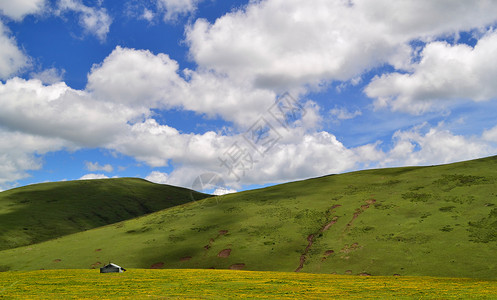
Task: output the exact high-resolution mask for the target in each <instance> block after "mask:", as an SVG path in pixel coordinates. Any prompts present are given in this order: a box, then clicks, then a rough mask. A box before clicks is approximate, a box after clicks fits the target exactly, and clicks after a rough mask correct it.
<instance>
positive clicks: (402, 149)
mask: <svg viewBox="0 0 497 300" xmlns="http://www.w3.org/2000/svg"><path fill="white" fill-rule="evenodd" d="M426 127H427V125H426V124H423V125H421V126H416V127H414V128H412V129H411V130H406V131H397V132H396V133H395V134H394V135H393V140H394V145H393V147H392V149H391V150H390V151H389V152H388V154H387V155H386V157H385V159H384V160H383V161H382V163H381V164H380V165H381V166H403V165H430V164H441V163H451V162H456V161H462V160H468V159H473V158H478V157H484V156H488V155H491V154H492V153H495V150H496V149H495V148H492V147H491V146H490V145H489V144H488V143H486V142H485V141H484V140H483V139H482V138H481V137H464V136H462V135H455V134H453V133H452V132H450V131H449V130H447V129H444V128H443V125H442V124H441V125H439V126H437V127H434V128H426ZM424 131H425V132H424Z"/></svg>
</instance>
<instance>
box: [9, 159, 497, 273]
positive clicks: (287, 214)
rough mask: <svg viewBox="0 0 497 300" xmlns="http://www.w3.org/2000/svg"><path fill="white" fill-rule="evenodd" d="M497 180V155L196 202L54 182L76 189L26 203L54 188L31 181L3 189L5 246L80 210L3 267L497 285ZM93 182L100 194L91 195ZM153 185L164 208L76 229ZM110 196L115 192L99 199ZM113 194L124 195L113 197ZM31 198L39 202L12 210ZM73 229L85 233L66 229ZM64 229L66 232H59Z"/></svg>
mask: <svg viewBox="0 0 497 300" xmlns="http://www.w3.org/2000/svg"><path fill="white" fill-rule="evenodd" d="M496 182H497V158H496V157H489V158H485V159H479V160H474V161H467V162H461V163H455V164H449V165H441V166H429V167H404V168H392V169H376V170H365V171H359V172H352V173H347V174H340V175H330V176H325V177H320V178H315V179H309V180H304V181H299V182H292V183H287V184H281V185H277V186H272V187H268V188H264V189H259V190H252V191H245V192H240V193H235V194H230V195H225V196H220V197H209V198H203V199H201V198H196V196H195V197H193V198H194V199H197V201H191V199H192V197H191V195H190V194H189V193H190V192H189V191H188V190H183V189H174V188H172V187H168V186H164V191H162V192H161V191H159V190H160V188H161V187H160V185H153V184H150V183H146V182H144V181H139V180H131V179H123V180H118V179H114V180H96V181H91V183H89V182H71V183H51V184H48V185H47V186H50V187H51V188H53V189H55V190H57V186H58V185H60V186H64V185H67V188H66V189H63V190H60V192H58V193H56V194H52V193H49V192H47V193H45V194H42V193H41V194H38V193H36V192H33V195H35V194H36V197H34V196H33V197H31V198H29V197H25V198H22V196H20V195H24V194H23V189H33V188H35V187H36V188H37V189H41V190H43V188H44V187H45V184H42V185H39V186H30V187H25V188H19V189H16V190H11V191H6V192H3V193H0V207H1V209H2V220H4V217H8V218H10V220H11V221H10V223H5V222H3V221H0V222H3V223H0V224H1V225H0V226H1V228H2V232H3V239H4V240H9V239H10V240H12V239H15V237H16V236H17V234H18V233H19V232H20V231H21V229H22V226H24V225H22V224H26V223H27V222H36V218H34V217H33V216H34V215H35V214H40V215H43V214H44V213H45V210H43V207H44V205H45V204H46V203H48V202H49V200H52V201H54V202H53V203H68V202H69V200H68V199H71V200H70V201H71V205H65V206H63V205H58V206H57V211H47V212H46V213H47V214H49V215H51V217H50V218H47V221H46V222H47V223H46V224H45V226H44V227H40V228H37V229H36V230H39V231H40V235H42V236H43V237H44V238H43V240H45V241H43V242H39V243H37V241H38V240H37V239H36V238H33V241H34V242H31V243H30V244H29V245H24V246H21V247H15V248H13V247H11V249H5V250H3V251H0V269H1V270H3V271H8V270H12V271H29V270H39V269H92V268H99V267H101V266H103V265H104V264H106V263H108V262H110V261H111V262H114V263H117V264H119V265H121V266H123V267H125V268H144V269H149V268H154V269H209V268H213V269H236V270H240V269H241V270H251V271H280V272H295V271H297V272H299V273H302V272H304V273H326V274H339V275H349V274H350V275H364V276H367V275H373V276H393V275H398V276H401V277H403V276H435V277H451V278H454V277H459V278H479V279H491V280H493V279H497V259H495V254H496V253H497V206H496V204H497V185H496ZM83 184H85V185H88V184H95V186H99V188H98V189H97V188H96V189H93V188H87V189H83V188H82V187H81V186H82V185H83ZM135 184H136V188H135V187H134V185H135ZM120 185H122V186H126V188H123V187H122V186H121V187H119V186H120ZM147 186H148V187H153V188H155V189H157V190H156V195H157V197H158V198H154V199H155V200H154V201H157V202H156V203H159V202H160V201H163V203H162V202H161V204H162V205H164V206H165V208H164V209H162V210H159V209H160V208H159V206H160V205H159V204H157V206H154V207H153V208H151V209H149V210H148V211H147V210H140V213H141V216H138V217H134V218H132V219H131V216H129V217H128V216H125V215H124V213H122V214H121V215H120V216H121V217H122V218H127V217H128V218H129V219H126V220H123V221H120V222H117V223H112V220H111V221H109V222H108V223H111V224H108V225H104V226H100V227H98V228H93V229H89V228H87V227H84V228H83V227H80V228H76V229H75V227H71V225H67V224H71V220H70V216H71V214H77V215H83V216H87V217H88V218H89V219H93V218H96V219H102V216H105V217H106V218H107V217H108V215H114V214H116V212H115V211H114V208H115V210H116V211H117V210H119V209H120V207H121V206H122V205H124V204H123V203H126V201H128V199H129V198H131V197H134V199H140V200H139V201H144V200H143V199H142V198H140V197H142V196H141V195H148V194H147V192H146V191H147ZM158 186H159V187H158ZM83 190H84V191H86V193H87V195H88V194H91V195H93V196H94V199H95V200H94V201H93V200H92V202H91V203H99V202H98V201H102V203H104V202H105V203H106V204H105V206H104V204H102V207H105V210H101V209H100V208H94V207H93V206H91V205H87V202H88V197H80V196H79V195H78V194H81V193H82V191H83ZM13 191H17V195H16V194H13ZM102 191H106V193H107V194H105V195H107V196H105V197H103V196H102V197H101V198H100V197H99V196H98V193H100V192H102ZM113 191H120V192H119V193H117V192H116V195H115V196H114V197H111V196H109V195H112V193H113ZM140 191H141V192H140ZM177 191H180V192H181V193H179V194H174V192H177ZM92 193H93V194H92ZM6 195H7V196H6ZM77 195H78V196H77ZM131 195H133V196H131ZM127 197H128V198H127ZM144 197H145V198H147V197H148V196H144ZM182 197H183V198H182ZM20 199H25V200H27V201H28V202H25V203H22V204H16V205H11V206H9V204H12V203H19V201H22V200H20ZM98 199H101V200H98ZM147 199H152V198H147ZM158 199H161V200H160V201H159V200H158ZM171 199H176V200H175V201H176V202H174V203H173V202H171ZM198 199H200V200H198ZM16 201H17V202H16ZM137 201H138V200H137ZM54 205H56V204H54ZM126 205H128V204H126ZM97 206H98V205H97ZM92 207H93V208H92ZM166 207H169V208H166ZM136 209H137V210H139V209H138V206H136ZM154 210H156V211H154ZM95 211H99V215H100V217H99V216H98V215H96V214H94V213H95ZM151 211H154V212H151ZM12 216H17V217H16V218H14V217H12ZM51 222H53V223H51ZM98 225H99V224H96V225H95V227H96V226H98ZM65 226H69V228H71V230H72V231H78V230H79V231H78V232H75V233H69V234H64V233H65V232H66V230H67V229H66V227H65ZM12 228H17V231H15V230H12ZM54 228H57V232H59V233H60V234H53V232H54V231H53V229H54ZM5 229H8V230H5ZM33 230H35V229H33ZM51 230H52V231H51ZM27 231H30V230H27ZM50 237H52V239H49V238H50ZM26 241H28V239H26ZM10 245H13V244H12V243H11V244H10Z"/></svg>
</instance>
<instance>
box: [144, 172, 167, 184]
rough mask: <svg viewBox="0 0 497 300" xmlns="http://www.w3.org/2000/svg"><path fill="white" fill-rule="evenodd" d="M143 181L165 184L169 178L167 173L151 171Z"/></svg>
mask: <svg viewBox="0 0 497 300" xmlns="http://www.w3.org/2000/svg"><path fill="white" fill-rule="evenodd" d="M145 179H146V180H148V181H150V182H154V183H159V184H167V183H168V179H169V176H168V174H167V173H162V172H159V171H152V173H150V174H148V176H147V177H145Z"/></svg>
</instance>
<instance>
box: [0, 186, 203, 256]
mask: <svg viewBox="0 0 497 300" xmlns="http://www.w3.org/2000/svg"><path fill="white" fill-rule="evenodd" d="M194 196H195V197H198V199H201V198H203V197H205V196H207V195H202V194H195V195H194ZM189 201H192V194H191V191H190V190H187V189H183V188H178V187H173V186H168V185H161V184H154V183H151V182H148V181H146V180H143V179H135V178H119V179H107V180H78V181H67V182H54V183H43V184H34V185H30V186H25V187H21V188H16V189H12V190H9V191H5V192H2V193H0V250H4V249H9V248H15V247H19V246H24V245H29V244H34V243H38V242H42V241H46V240H49V239H53V238H56V237H60V236H64V235H68V234H71V233H76V232H80V231H84V230H88V229H92V228H96V227H100V226H104V225H107V224H112V223H116V222H119V221H123V220H128V219H132V218H135V217H139V216H141V215H144V214H148V213H152V212H155V211H159V210H162V209H165V208H168V207H172V206H176V205H179V204H183V203H186V202H189Z"/></svg>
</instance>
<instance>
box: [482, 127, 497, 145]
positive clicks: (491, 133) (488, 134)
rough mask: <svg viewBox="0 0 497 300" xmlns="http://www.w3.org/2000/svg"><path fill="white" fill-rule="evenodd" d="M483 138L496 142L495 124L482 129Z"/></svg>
mask: <svg viewBox="0 0 497 300" xmlns="http://www.w3.org/2000/svg"><path fill="white" fill-rule="evenodd" d="M483 139H484V140H485V141H490V142H497V126H495V127H493V128H491V129H488V130H485V131H483Z"/></svg>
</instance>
